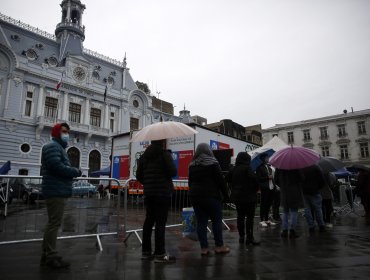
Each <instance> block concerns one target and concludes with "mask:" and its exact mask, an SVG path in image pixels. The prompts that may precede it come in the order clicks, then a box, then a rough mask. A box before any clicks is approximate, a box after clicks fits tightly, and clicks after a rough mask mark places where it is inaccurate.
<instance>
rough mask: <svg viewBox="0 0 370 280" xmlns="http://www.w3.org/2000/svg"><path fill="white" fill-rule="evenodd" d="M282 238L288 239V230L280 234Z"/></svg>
mask: <svg viewBox="0 0 370 280" xmlns="http://www.w3.org/2000/svg"><path fill="white" fill-rule="evenodd" d="M280 236H281V237H282V238H288V230H287V229H284V230H283V231H282V232H281V235H280Z"/></svg>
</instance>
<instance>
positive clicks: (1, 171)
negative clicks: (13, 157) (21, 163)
mask: <svg viewBox="0 0 370 280" xmlns="http://www.w3.org/2000/svg"><path fill="white" fill-rule="evenodd" d="M10 166H11V162H10V161H9V160H8V161H7V162H6V163H5V164H4V165H3V166H2V167H0V175H6V174H8V172H9V170H11V167H10Z"/></svg>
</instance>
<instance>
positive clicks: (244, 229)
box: [227, 152, 260, 245]
mask: <svg viewBox="0 0 370 280" xmlns="http://www.w3.org/2000/svg"><path fill="white" fill-rule="evenodd" d="M250 162H251V156H250V155H249V154H248V153H247V152H240V153H238V155H237V157H236V161H235V167H234V168H233V169H232V170H231V171H230V172H229V174H228V175H227V181H229V182H231V200H232V201H233V202H235V205H236V211H237V215H238V216H237V226H238V232H239V243H244V241H245V235H247V239H246V245H259V244H260V242H258V241H255V240H254V237H253V222H254V213H255V210H256V202H257V191H258V183H257V178H256V175H255V174H254V172H253V171H252V169H251V166H250Z"/></svg>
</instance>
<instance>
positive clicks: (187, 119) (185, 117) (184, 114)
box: [179, 106, 194, 123]
mask: <svg viewBox="0 0 370 280" xmlns="http://www.w3.org/2000/svg"><path fill="white" fill-rule="evenodd" d="M179 113H180V115H179V118H180V120H181V122H182V123H193V122H194V121H193V118H192V117H191V116H190V111H189V110H186V108H185V106H184V110H181V111H180V112H179Z"/></svg>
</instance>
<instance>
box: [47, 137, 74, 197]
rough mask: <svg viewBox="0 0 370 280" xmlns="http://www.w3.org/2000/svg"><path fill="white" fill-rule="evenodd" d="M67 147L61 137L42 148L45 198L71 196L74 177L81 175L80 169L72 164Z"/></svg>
mask: <svg viewBox="0 0 370 280" xmlns="http://www.w3.org/2000/svg"><path fill="white" fill-rule="evenodd" d="M65 148H66V144H64V143H63V142H61V141H60V140H59V139H53V141H52V142H51V143H49V144H46V145H45V146H44V147H43V148H42V156H41V176H42V194H43V196H44V197H45V198H52V197H70V196H71V195H72V178H73V177H78V176H80V175H81V172H80V170H79V169H77V168H75V167H72V166H71V163H70V162H69V158H68V155H67V153H66V151H65Z"/></svg>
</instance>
